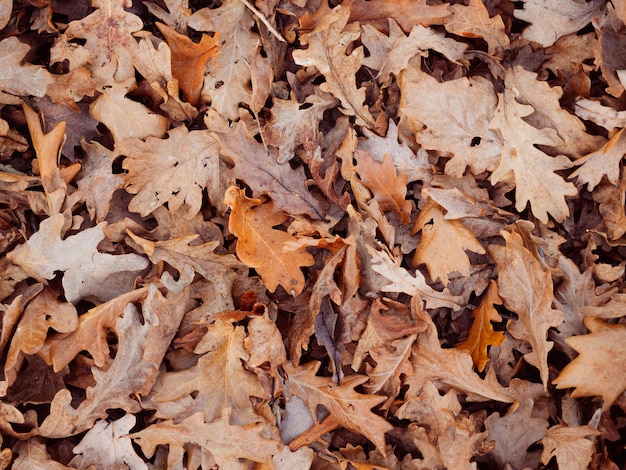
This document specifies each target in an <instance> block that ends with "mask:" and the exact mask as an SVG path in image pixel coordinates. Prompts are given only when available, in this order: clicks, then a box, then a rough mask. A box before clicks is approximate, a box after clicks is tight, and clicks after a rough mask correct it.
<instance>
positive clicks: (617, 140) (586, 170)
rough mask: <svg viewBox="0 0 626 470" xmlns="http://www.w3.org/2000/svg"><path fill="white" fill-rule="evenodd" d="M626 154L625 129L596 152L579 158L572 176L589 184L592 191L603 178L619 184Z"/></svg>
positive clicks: (581, 182) (588, 187) (588, 186)
mask: <svg viewBox="0 0 626 470" xmlns="http://www.w3.org/2000/svg"><path fill="white" fill-rule="evenodd" d="M624 155H626V134H625V133H624V129H620V130H619V131H618V132H616V133H615V134H614V135H613V137H611V138H610V139H609V141H608V142H607V143H606V144H604V145H603V146H602V147H600V148H599V149H598V150H596V151H595V152H591V153H590V154H588V155H585V156H583V157H581V158H579V159H577V160H576V161H575V162H574V164H575V165H579V166H580V168H578V169H577V170H576V171H575V172H574V173H572V175H571V178H577V181H578V183H579V184H582V185H585V184H586V185H587V189H588V190H589V191H592V190H593V188H595V187H596V186H597V185H598V184H600V181H602V178H603V177H604V176H606V178H607V180H608V181H609V182H610V183H611V184H613V185H615V186H617V184H618V180H619V176H620V163H621V161H622V159H623V158H624Z"/></svg>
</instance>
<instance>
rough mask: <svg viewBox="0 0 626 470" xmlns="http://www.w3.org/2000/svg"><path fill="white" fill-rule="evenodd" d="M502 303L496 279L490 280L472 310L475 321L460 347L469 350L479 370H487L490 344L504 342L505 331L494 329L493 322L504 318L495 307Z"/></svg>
mask: <svg viewBox="0 0 626 470" xmlns="http://www.w3.org/2000/svg"><path fill="white" fill-rule="evenodd" d="M494 304H498V305H501V304H502V299H501V298H500V296H499V295H498V287H497V284H496V282H495V281H494V280H491V281H489V288H488V289H487V292H486V293H485V295H484V296H483V298H482V299H481V301H480V304H479V305H478V307H476V310H474V311H473V312H472V316H473V317H474V322H473V323H472V326H471V327H470V329H469V336H468V338H467V339H466V340H465V341H463V342H462V343H460V344H457V345H456V347H457V348H458V349H465V350H466V351H469V353H470V354H471V355H472V359H473V360H474V366H475V367H476V369H478V371H479V372H482V371H483V370H485V366H486V365H487V361H488V360H489V356H488V355H487V347H488V346H500V345H501V344H502V343H503V342H504V332H502V331H494V330H493V326H492V325H491V322H492V321H494V322H501V321H502V318H501V317H500V314H498V312H497V310H496V309H495V307H494Z"/></svg>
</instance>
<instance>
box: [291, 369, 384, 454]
mask: <svg viewBox="0 0 626 470" xmlns="http://www.w3.org/2000/svg"><path fill="white" fill-rule="evenodd" d="M320 365H321V363H320V362H318V361H311V362H308V363H306V364H304V365H301V366H293V365H291V364H290V363H287V364H286V365H285V372H287V380H286V382H285V394H286V396H287V397H291V396H293V395H296V396H297V397H299V398H300V399H301V400H304V401H306V403H307V406H308V408H309V411H310V413H311V415H312V416H317V407H318V406H319V405H321V406H323V407H325V408H326V409H327V410H328V412H329V413H330V416H329V418H330V417H332V418H333V419H335V420H336V422H337V423H338V426H343V427H345V428H346V429H349V430H350V431H354V432H356V433H358V434H361V435H363V436H365V437H367V438H368V439H369V440H370V441H372V442H373V443H374V445H375V446H376V448H377V449H378V450H379V452H381V453H382V454H383V455H385V436H384V435H385V433H386V432H388V431H390V430H391V429H392V426H391V424H389V423H388V422H387V420H385V419H384V418H381V417H380V416H378V415H376V414H374V413H372V412H371V409H372V408H373V407H375V406H376V405H378V404H380V403H381V402H382V401H384V400H385V397H382V396H378V395H364V394H361V393H357V392H356V391H355V390H354V388H355V387H357V386H358V385H361V384H363V383H364V382H367V380H368V378H367V376H364V375H350V376H347V377H344V379H343V380H342V383H341V385H337V384H336V383H335V382H334V381H333V380H332V379H331V378H329V377H318V376H316V375H315V374H316V373H317V371H318V369H319V367H320ZM327 419H328V418H327Z"/></svg>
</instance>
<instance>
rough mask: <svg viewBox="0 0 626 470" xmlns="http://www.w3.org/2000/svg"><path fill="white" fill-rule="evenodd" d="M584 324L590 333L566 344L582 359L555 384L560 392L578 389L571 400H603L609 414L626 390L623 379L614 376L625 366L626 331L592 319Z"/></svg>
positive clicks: (576, 359) (604, 407) (569, 368)
mask: <svg viewBox="0 0 626 470" xmlns="http://www.w3.org/2000/svg"><path fill="white" fill-rule="evenodd" d="M584 323H585V326H586V327H587V328H588V329H589V331H590V332H591V333H589V334H586V335H580V336H571V337H569V338H567V339H566V340H565V342H566V343H567V344H568V345H569V346H571V347H572V348H573V349H575V350H576V351H577V352H578V353H579V355H578V356H577V357H576V358H575V359H574V360H573V361H572V362H570V363H569V364H568V365H567V366H565V368H564V369H563V370H562V371H561V373H560V374H559V376H558V377H557V378H556V379H554V380H553V381H552V383H554V384H556V388H559V389H561V388H570V387H571V388H575V390H574V391H573V392H572V398H576V397H588V396H601V397H602V399H603V400H604V402H603V409H604V410H608V409H609V408H610V407H611V405H612V404H613V403H614V402H615V400H616V399H617V398H618V397H619V396H620V395H621V394H622V393H623V392H624V390H626V383H625V382H624V380H623V375H622V374H619V373H616V372H615V371H617V370H622V369H623V367H625V366H626V365H625V364H624V361H625V358H626V353H624V352H623V349H624V345H626V339H625V338H626V327H625V326H624V325H613V324H610V323H606V322H605V321H603V320H599V319H597V318H589V317H587V318H585V320H584Z"/></svg>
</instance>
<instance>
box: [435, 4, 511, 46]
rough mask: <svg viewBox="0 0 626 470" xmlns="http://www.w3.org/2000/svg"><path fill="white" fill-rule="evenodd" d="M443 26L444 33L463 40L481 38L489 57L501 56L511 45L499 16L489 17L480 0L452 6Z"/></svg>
mask: <svg viewBox="0 0 626 470" xmlns="http://www.w3.org/2000/svg"><path fill="white" fill-rule="evenodd" d="M449 11H450V15H449V16H448V17H447V18H446V20H445V23H444V26H445V28H446V31H448V32H449V33H452V34H456V35H458V36H462V37H465V38H483V39H484V40H485V41H486V42H487V46H488V52H489V54H490V55H496V56H500V57H501V56H502V54H503V52H504V51H505V50H506V49H508V48H509V47H510V45H511V43H510V41H509V37H508V36H507V34H506V32H505V30H504V22H503V21H502V17H501V16H500V15H496V16H493V17H491V18H490V17H489V12H488V11H487V7H485V4H484V3H483V2H482V1H481V0H470V2H469V5H467V6H464V5H461V4H454V5H451V6H450V7H449Z"/></svg>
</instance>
